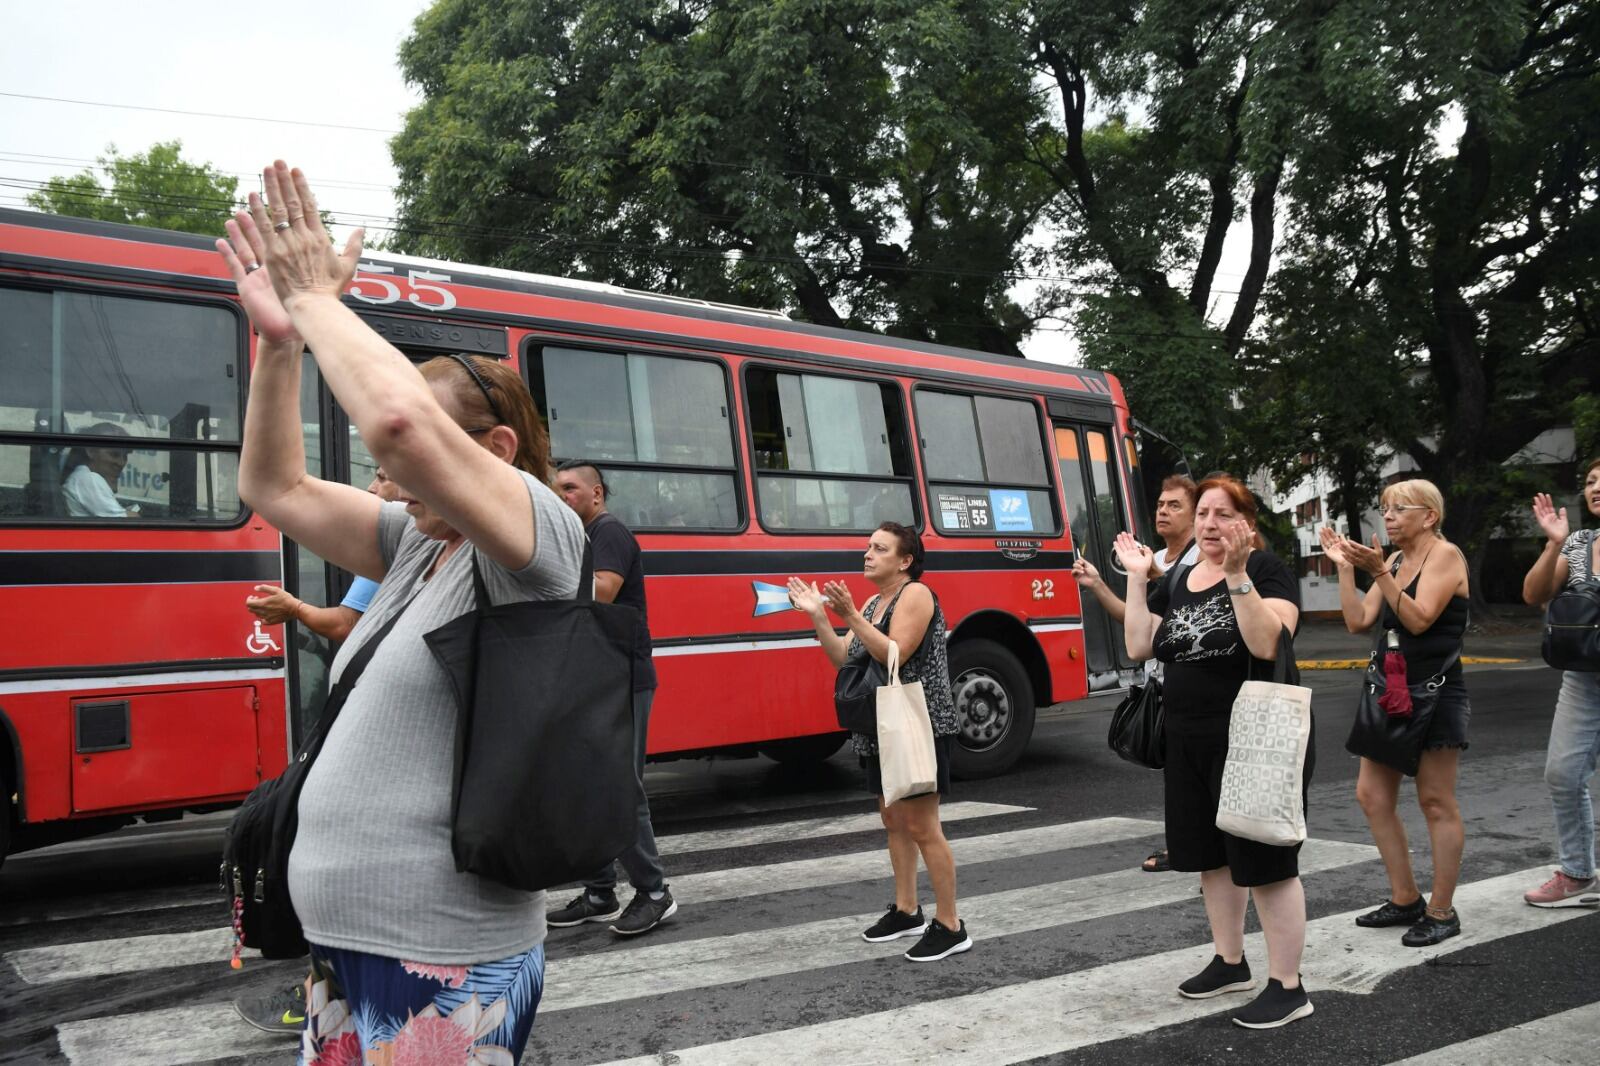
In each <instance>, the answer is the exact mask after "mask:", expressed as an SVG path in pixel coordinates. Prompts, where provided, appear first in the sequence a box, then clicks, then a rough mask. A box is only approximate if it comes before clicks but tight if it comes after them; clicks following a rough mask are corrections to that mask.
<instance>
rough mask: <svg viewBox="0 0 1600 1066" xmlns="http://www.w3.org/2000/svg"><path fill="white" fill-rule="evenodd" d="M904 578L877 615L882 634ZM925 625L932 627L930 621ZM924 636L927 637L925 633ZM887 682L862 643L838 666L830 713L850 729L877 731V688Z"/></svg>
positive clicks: (902, 589)
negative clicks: (855, 651)
mask: <svg viewBox="0 0 1600 1066" xmlns="http://www.w3.org/2000/svg"><path fill="white" fill-rule="evenodd" d="M910 584H911V582H909V581H908V582H906V584H905V585H902V586H900V592H896V593H895V594H894V599H892V600H890V601H889V606H888V607H887V608H886V609H885V610H884V612H883V614H882V616H881V617H880V619H879V624H876V625H874V627H873V628H875V629H877V630H878V632H880V633H883V634H885V635H887V634H888V632H889V628H888V621H889V615H890V614H891V613H892V612H893V611H894V605H895V604H897V603H899V602H900V595H901V593H903V592H905V590H906V586H907V585H910ZM928 628H929V629H932V628H933V623H932V622H929V624H928ZM922 639H923V640H927V639H928V637H927V634H926V633H924V634H923V637H922ZM888 683H889V671H888V669H887V668H886V667H885V666H884V665H883V664H882V663H880V662H879V661H878V660H876V659H874V658H873V657H872V655H871V653H869V652H868V651H867V649H866V648H865V647H862V649H861V650H860V651H859V652H857V653H856V654H854V655H852V656H850V657H849V658H848V659H846V660H845V661H844V665H843V666H841V667H839V673H838V675H837V676H836V677H834V679H833V713H834V717H835V718H837V719H838V720H839V725H841V726H842V727H844V728H845V729H848V730H850V731H851V732H852V733H861V734H864V735H866V736H869V737H875V736H877V735H878V689H880V688H882V687H883V686H884V685H887V684H888Z"/></svg>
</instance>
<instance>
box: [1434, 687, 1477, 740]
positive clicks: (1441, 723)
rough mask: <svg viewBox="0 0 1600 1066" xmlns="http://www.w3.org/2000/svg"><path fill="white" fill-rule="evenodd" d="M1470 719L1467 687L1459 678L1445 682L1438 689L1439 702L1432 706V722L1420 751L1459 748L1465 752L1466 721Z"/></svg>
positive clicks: (1470, 709) (1470, 710) (1470, 707)
mask: <svg viewBox="0 0 1600 1066" xmlns="http://www.w3.org/2000/svg"><path fill="white" fill-rule="evenodd" d="M1471 717H1472V704H1471V702H1470V701H1469V700H1468V699H1467V686H1466V685H1465V684H1464V683H1463V682H1462V680H1461V678H1460V677H1459V676H1457V677H1455V678H1452V679H1451V680H1449V681H1446V682H1445V683H1444V684H1443V685H1442V686H1441V687H1440V688H1439V702H1438V703H1435V704H1434V705H1433V721H1431V722H1429V723H1428V736H1427V739H1426V740H1424V741H1423V742H1422V750H1423V751H1437V750H1439V749H1440V748H1460V749H1461V750H1462V751H1466V750H1467V721H1468V719H1470V718H1471Z"/></svg>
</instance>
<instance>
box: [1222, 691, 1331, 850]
mask: <svg viewBox="0 0 1600 1066" xmlns="http://www.w3.org/2000/svg"><path fill="white" fill-rule="evenodd" d="M1310 743H1311V690H1310V689H1309V688H1306V687H1305V686H1304V685H1285V684H1280V683H1278V682H1275V681H1246V682H1245V683H1244V684H1243V685H1242V686H1240V688H1239V695H1238V696H1236V697H1235V698H1234V701H1233V717H1232V718H1231V719H1230V720H1229V722H1228V762H1227V765H1226V766H1224V767H1223V770H1222V798H1221V800H1220V801H1219V802H1218V804H1217V828H1218V829H1220V830H1222V831H1223V832H1225V833H1232V834H1233V835H1234V836H1236V837H1244V838H1245V839H1246V840H1258V841H1260V842H1261V843H1263V844H1278V845H1288V844H1298V843H1300V842H1301V841H1303V840H1305V838H1306V811H1305V802H1304V796H1303V789H1304V782H1305V777H1304V775H1305V767H1306V749H1307V748H1308V747H1309V746H1310Z"/></svg>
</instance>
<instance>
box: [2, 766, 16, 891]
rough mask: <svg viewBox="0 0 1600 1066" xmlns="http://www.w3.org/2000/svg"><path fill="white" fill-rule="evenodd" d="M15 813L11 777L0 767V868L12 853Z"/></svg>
mask: <svg viewBox="0 0 1600 1066" xmlns="http://www.w3.org/2000/svg"><path fill="white" fill-rule="evenodd" d="M14 814H15V811H14V809H13V807H12V804H11V775H10V774H8V773H6V771H5V767H3V766H0V867H4V866H5V864H6V856H7V855H8V854H10V852H11V819H12V817H13V815H14Z"/></svg>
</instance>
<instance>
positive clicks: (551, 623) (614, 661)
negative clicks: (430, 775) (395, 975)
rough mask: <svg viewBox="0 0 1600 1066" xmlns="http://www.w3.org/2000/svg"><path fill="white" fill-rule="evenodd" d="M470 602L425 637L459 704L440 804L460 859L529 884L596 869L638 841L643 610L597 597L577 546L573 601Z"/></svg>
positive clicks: (475, 576) (462, 867)
mask: <svg viewBox="0 0 1600 1066" xmlns="http://www.w3.org/2000/svg"><path fill="white" fill-rule="evenodd" d="M473 552H474V554H473V562H472V580H473V590H474V594H475V595H476V597H477V600H476V602H477V608H476V609H475V610H472V611H468V612H467V613H466V614H463V615H461V616H460V617H458V618H455V619H452V620H451V621H449V622H446V623H445V624H444V625H442V626H440V627H439V628H438V629H435V630H433V631H432V632H430V633H427V634H426V635H425V636H424V637H423V639H424V640H425V641H426V642H427V645H428V650H429V651H430V652H432V653H433V657H434V659H435V660H436V661H437V662H438V663H439V665H440V666H441V667H443V668H444V671H445V673H446V674H447V675H448V676H449V678H450V685H451V690H452V692H453V694H454V696H455V699H456V705H457V707H458V708H459V711H460V713H459V715H458V722H457V728H456V747H455V769H454V774H453V784H452V791H451V806H450V821H451V832H450V850H451V853H452V854H453V856H454V858H455V864H456V869H457V870H458V871H461V872H470V873H474V874H477V875H478V876H480V877H484V878H487V879H489V880H491V881H497V882H499V883H500V884H503V885H508V886H510V887H512V888H517V889H522V890H523V891H528V892H533V891H538V890H540V889H545V888H550V887H552V886H554V885H560V884H565V883H567V882H570V881H580V880H583V879H585V878H590V877H593V876H594V875H595V874H596V873H597V872H598V871H599V870H601V869H602V868H604V866H605V865H606V864H607V863H609V862H611V861H612V860H613V859H615V858H616V857H617V856H618V855H620V854H622V852H623V851H624V850H625V849H626V848H627V847H628V845H630V844H632V843H633V842H634V838H635V836H636V835H637V832H638V826H637V823H636V821H635V811H636V810H637V808H638V803H639V796H640V792H641V790H642V789H643V788H644V786H643V784H642V783H641V782H640V780H639V774H638V772H637V771H636V770H635V769H634V764H633V642H634V634H635V631H636V629H637V627H638V624H639V612H638V611H636V610H634V609H633V608H632V607H624V606H622V605H620V604H614V603H603V602H600V601H597V600H596V599H595V598H594V560H593V557H592V555H591V553H590V550H589V547H588V546H587V544H586V545H585V547H584V552H583V570H582V574H581V575H580V577H579V579H578V592H577V596H576V597H575V598H574V599H570V600H539V601H521V602H517V603H506V604H500V605H495V604H493V603H491V602H490V599H489V591H488V588H487V587H486V586H485V585H484V581H483V574H482V572H481V571H480V569H479V567H480V562H479V560H478V557H477V553H476V549H473Z"/></svg>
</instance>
